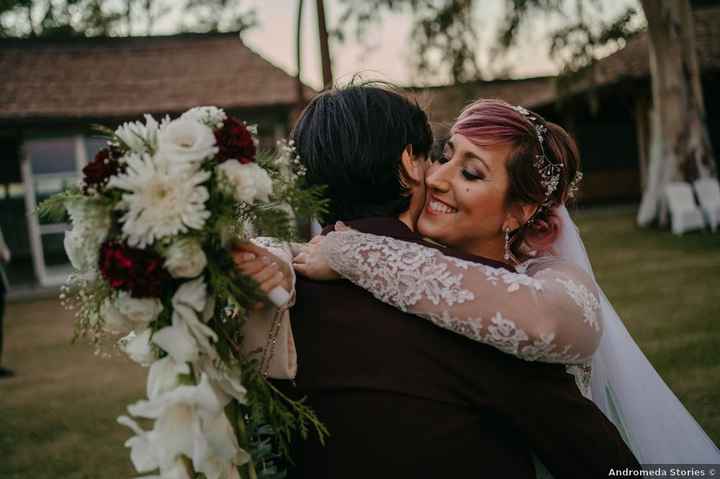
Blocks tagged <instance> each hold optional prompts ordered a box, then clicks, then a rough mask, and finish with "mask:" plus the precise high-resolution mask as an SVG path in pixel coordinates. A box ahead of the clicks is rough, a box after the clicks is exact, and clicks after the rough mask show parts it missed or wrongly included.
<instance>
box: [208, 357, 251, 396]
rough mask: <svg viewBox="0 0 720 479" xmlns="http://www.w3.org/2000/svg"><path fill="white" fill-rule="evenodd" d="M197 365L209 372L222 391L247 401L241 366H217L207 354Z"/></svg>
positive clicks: (209, 375)
mask: <svg viewBox="0 0 720 479" xmlns="http://www.w3.org/2000/svg"><path fill="white" fill-rule="evenodd" d="M196 366H197V367H198V368H199V370H201V371H203V372H204V373H205V374H207V375H208V377H209V378H210V379H211V380H212V382H213V384H215V385H216V386H217V387H218V388H220V390H221V391H222V392H224V393H225V394H227V395H228V396H230V397H232V398H233V399H237V400H238V401H239V402H240V403H242V404H245V403H246V402H247V389H245V387H244V386H243V385H242V383H241V382H240V377H241V376H242V375H241V371H240V368H239V367H237V366H235V367H232V368H230V367H228V366H225V365H223V366H222V367H216V366H215V364H213V361H212V360H211V359H210V358H209V357H207V356H205V357H201V358H200V359H199V361H198V362H197V363H196Z"/></svg>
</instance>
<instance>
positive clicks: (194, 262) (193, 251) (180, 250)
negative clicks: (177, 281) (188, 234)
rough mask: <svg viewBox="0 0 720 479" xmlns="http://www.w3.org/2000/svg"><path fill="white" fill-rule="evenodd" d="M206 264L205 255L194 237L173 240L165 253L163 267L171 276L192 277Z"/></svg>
mask: <svg viewBox="0 0 720 479" xmlns="http://www.w3.org/2000/svg"><path fill="white" fill-rule="evenodd" d="M205 266H207V257H206V256H205V252H204V251H203V249H202V246H201V245H200V242H199V241H197V240H195V239H190V238H185V239H180V240H177V241H175V242H174V243H173V244H171V245H170V247H169V248H168V249H167V251H166V253H165V269H167V270H168V271H169V272H170V275H171V276H172V277H173V278H194V277H196V276H197V275H199V274H200V273H202V272H203V270H204V269H205Z"/></svg>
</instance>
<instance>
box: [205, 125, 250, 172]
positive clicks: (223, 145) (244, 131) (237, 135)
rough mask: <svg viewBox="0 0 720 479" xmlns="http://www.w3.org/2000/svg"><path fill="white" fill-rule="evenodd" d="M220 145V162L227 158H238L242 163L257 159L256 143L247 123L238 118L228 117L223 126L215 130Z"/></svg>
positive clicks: (218, 156) (218, 157)
mask: <svg viewBox="0 0 720 479" xmlns="http://www.w3.org/2000/svg"><path fill="white" fill-rule="evenodd" d="M215 141H216V142H217V146H218V155H217V159H218V163H222V162H223V161H226V160H238V161H239V162H240V163H243V164H245V163H252V162H254V161H255V153H256V151H255V143H254V142H253V137H252V134H251V133H250V130H248V128H247V126H245V123H243V122H241V121H240V120H238V119H237V118H233V117H228V118H227V119H226V120H225V122H224V123H223V126H222V127H220V128H218V129H217V130H215Z"/></svg>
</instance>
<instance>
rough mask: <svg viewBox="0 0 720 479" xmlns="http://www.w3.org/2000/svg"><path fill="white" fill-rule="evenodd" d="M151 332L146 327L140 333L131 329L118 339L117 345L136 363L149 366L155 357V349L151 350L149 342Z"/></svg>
mask: <svg viewBox="0 0 720 479" xmlns="http://www.w3.org/2000/svg"><path fill="white" fill-rule="evenodd" d="M151 333H152V331H150V329H146V330H145V331H143V332H142V333H140V334H135V331H131V332H130V334H128V335H127V336H125V337H124V338H122V339H120V341H119V342H118V346H120V349H121V350H122V351H124V352H125V354H127V355H128V356H130V359H132V360H133V361H135V362H136V363H138V364H140V365H142V366H150V364H152V363H153V361H155V359H156V357H155V351H153V348H152V345H151V344H150V335H151Z"/></svg>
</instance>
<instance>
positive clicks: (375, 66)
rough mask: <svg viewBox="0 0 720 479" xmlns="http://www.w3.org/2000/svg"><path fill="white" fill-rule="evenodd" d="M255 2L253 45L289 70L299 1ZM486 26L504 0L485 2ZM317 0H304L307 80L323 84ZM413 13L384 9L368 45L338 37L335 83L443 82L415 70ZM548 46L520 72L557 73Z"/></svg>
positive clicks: (336, 11) (338, 9) (334, 9)
mask: <svg viewBox="0 0 720 479" xmlns="http://www.w3.org/2000/svg"><path fill="white" fill-rule="evenodd" d="M247 3H248V5H255V7H256V11H257V14H258V20H259V26H258V27H257V28H255V29H253V30H251V31H249V32H248V33H246V34H245V36H244V40H245V42H246V43H247V45H248V46H250V47H251V48H253V49H254V50H256V51H258V52H259V53H261V54H262V55H263V56H265V57H266V58H267V59H269V60H270V61H272V62H273V63H275V64H276V65H278V66H280V67H282V68H283V69H285V70H286V71H288V72H290V73H293V74H294V73H295V72H296V66H295V22H296V15H297V2H296V1H294V0H266V1H262V0H260V1H254V2H253V1H250V2H247ZM484 3H485V4H486V5H484V6H483V10H484V11H483V15H482V16H483V18H481V19H479V21H480V22H481V26H484V25H486V24H487V25H493V24H494V23H495V22H497V21H498V20H499V18H500V15H501V14H502V10H501V7H502V5H501V2H500V1H499V0H484ZM325 10H326V17H327V22H328V26H329V27H330V28H332V27H334V26H336V25H337V23H338V18H339V16H340V15H341V14H342V12H343V6H342V5H341V3H340V2H339V1H338V0H325ZM316 19H317V17H316V10H315V1H313V0H305V6H304V12H303V37H302V45H303V80H304V81H306V82H307V83H309V84H310V85H312V86H314V87H316V88H317V87H320V86H321V84H322V74H321V66H320V47H319V44H318V36H317V20H316ZM410 29H411V17H410V15H409V14H404V15H403V14H389V13H385V15H384V18H383V21H382V24H381V25H379V26H378V27H376V28H373V29H372V30H371V31H370V34H369V35H368V39H369V40H368V42H367V43H368V45H365V44H361V43H360V42H358V41H356V40H355V38H354V36H353V35H352V33H349V34H348V35H347V38H346V40H345V42H344V43H339V42H337V41H334V42H332V43H331V46H330V50H331V56H332V60H333V74H334V77H335V79H336V81H338V80H339V81H342V80H343V79H349V78H351V77H352V76H353V75H354V74H356V73H358V72H362V73H363V75H364V76H368V77H372V78H378V79H383V80H387V81H391V82H394V83H398V84H401V85H407V84H418V83H443V82H446V81H447V79H446V78H437V79H423V78H417V77H416V76H415V75H414V74H413V69H412V65H411V60H412V58H411V55H412V54H413V52H414V49H413V48H412V46H411V45H410V44H409V40H410ZM545 51H546V49H545V48H536V49H535V51H532V49H528V50H525V51H524V52H523V53H524V55H522V56H523V58H522V66H521V68H519V71H518V72H517V73H518V75H520V76H532V75H539V74H547V73H551V72H553V71H554V67H553V65H552V64H551V63H550V62H549V61H548V60H547V58H546V55H544V52H545Z"/></svg>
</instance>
